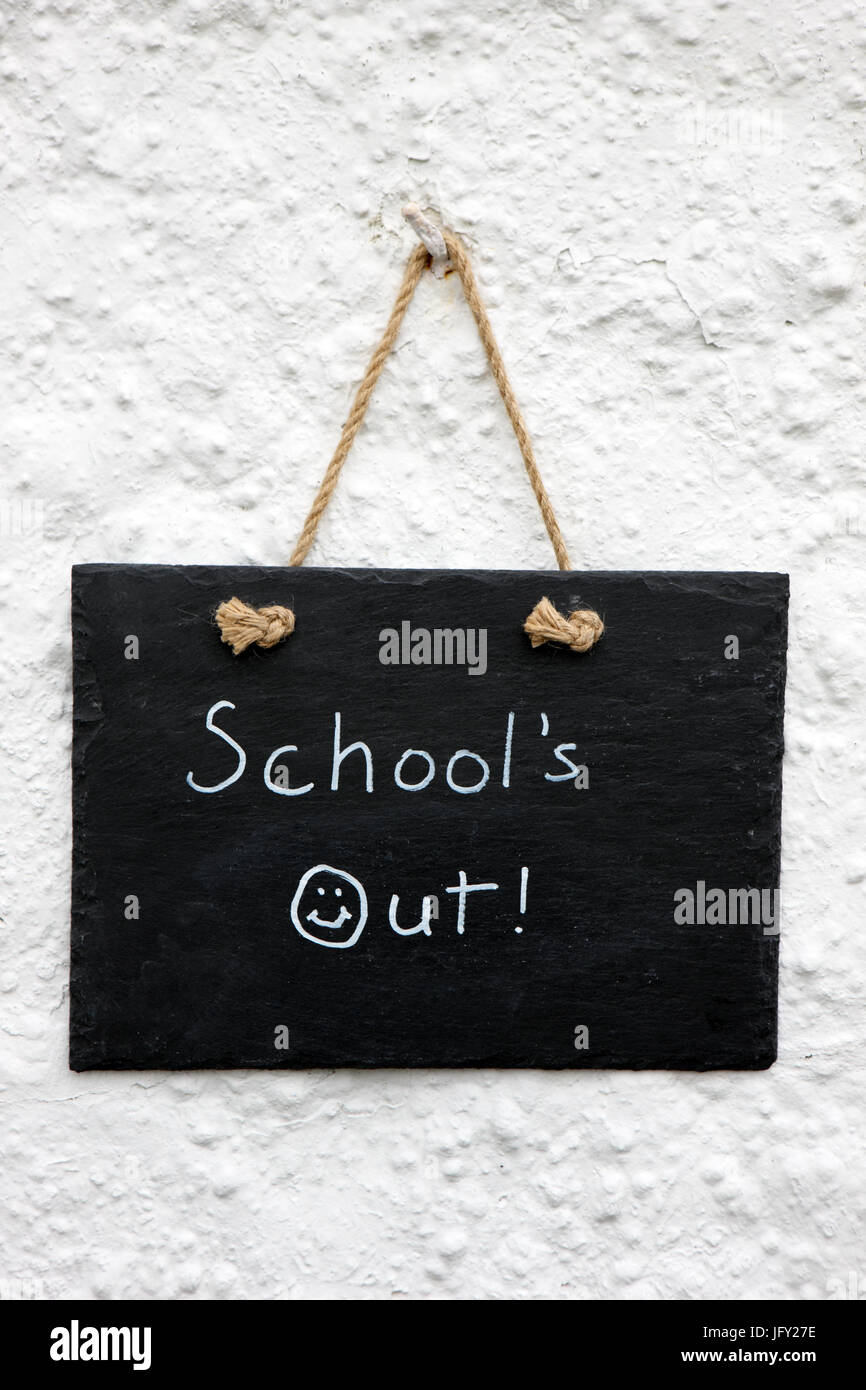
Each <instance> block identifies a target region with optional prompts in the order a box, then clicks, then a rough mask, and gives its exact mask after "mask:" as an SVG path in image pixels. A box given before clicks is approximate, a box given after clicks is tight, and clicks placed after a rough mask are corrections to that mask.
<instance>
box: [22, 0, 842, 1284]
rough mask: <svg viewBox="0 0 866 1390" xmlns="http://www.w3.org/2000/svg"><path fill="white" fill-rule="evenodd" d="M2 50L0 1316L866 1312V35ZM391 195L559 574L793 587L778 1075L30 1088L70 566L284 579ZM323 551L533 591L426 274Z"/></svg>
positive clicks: (762, 14) (56, 808)
mask: <svg viewBox="0 0 866 1390" xmlns="http://www.w3.org/2000/svg"><path fill="white" fill-rule="evenodd" d="M0 17H2V20H0V22H2V28H3V36H2V52H0V84H2V85H0V103H2V105H0V135H2V139H0V184H2V258H0V259H2V276H3V284H2V293H3V306H4V312H3V322H2V326H0V346H2V371H3V377H2V394H3V401H4V410H3V418H4V430H3V435H4V438H3V450H4V471H3V483H2V501H3V509H4V510H3V527H4V532H5V536H4V540H3V547H2V555H0V584H2V587H0V597H2V603H3V631H4V641H3V669H2V691H3V721H2V735H0V736H2V746H3V752H4V754H5V758H4V775H3V781H2V808H3V818H4V823H5V824H6V825H9V826H11V827H12V833H11V834H8V835H7V837H6V839H5V841H4V844H3V846H2V849H0V854H2V863H0V867H2V889H0V891H2V903H0V916H2V919H3V925H2V941H0V944H2V964H0V987H2V991H3V994H2V1014H0V1027H2V1030H3V1046H2V1093H0V1105H2V1140H0V1143H2V1149H3V1162H2V1167H0V1173H2V1177H0V1184H2V1188H3V1194H2V1201H3V1205H2V1212H3V1215H2V1242H0V1248H2V1257H0V1280H2V1288H0V1292H2V1293H3V1294H4V1296H6V1297H15V1296H20V1295H22V1294H23V1295H24V1296H26V1295H28V1294H32V1293H33V1292H34V1291H37V1292H38V1291H40V1290H41V1291H43V1292H45V1293H47V1294H48V1295H49V1296H52V1297H56V1296H66V1295H68V1296H85V1297H88V1296H91V1297H99V1298H102V1297H125V1296H135V1295H144V1296H146V1297H154V1296H160V1297H166V1296H167V1297H179V1298H199V1297H208V1296H220V1297H241V1298H245V1297H277V1298H297V1297H305V1296H306V1297H309V1296H319V1295H321V1296H326V1297H336V1298H339V1299H345V1298H389V1297H414V1298H453V1297H458V1296H461V1297H464V1296H469V1297H477V1298H510V1297H524V1296H528V1297H533V1298H542V1297H551V1298H571V1299H580V1298H586V1297H590V1296H593V1295H602V1296H606V1297H625V1298H646V1297H664V1298H703V1297H710V1296H723V1297H731V1298H740V1297H746V1296H756V1297H761V1298H768V1297H775V1296H781V1297H783V1298H790V1299H797V1298H801V1297H803V1296H817V1297H819V1298H820V1297H829V1296H836V1295H838V1294H839V1292H840V1291H841V1290H842V1288H843V1287H844V1286H846V1285H847V1286H848V1288H849V1290H850V1288H851V1287H853V1288H855V1289H857V1288H859V1290H860V1292H861V1294H862V1292H863V1291H864V1289H866V1273H864V1270H863V1256H862V1250H863V1244H862V1240H863V1218H864V1205H863V1197H862V1163H863V1136H864V1121H863V1103H862V1096H863V1086H864V1074H863V1072H864V1068H863V1060H862V1043H863V1033H864V1027H863V1009H862V979H863V971H864V964H866V960H864V957H866V939H864V935H863V932H862V929H861V928H862V920H863V910H864V895H866V852H864V849H863V845H862V824H861V825H858V824H857V821H856V818H855V816H854V814H853V812H854V810H855V808H857V807H858V805H860V804H862V779H863V772H864V764H866V756H864V751H863V744H862V739H861V737H860V735H861V732H862V722H863V688H864V681H866V661H864V654H863V643H862V626H861V627H860V632H861V638H860V640H858V638H857V636H856V635H855V633H856V626H855V625H856V624H857V622H858V620H859V622H860V624H862V619H863V616H864V609H866V584H864V576H866V504H864V501H863V493H862V481H863V480H862V463H861V459H860V457H859V452H860V451H859V448H858V444H857V441H858V440H859V439H860V438H862V428H863V420H862V415H863V409H862V406H863V398H864V386H863V361H862V358H863V350H862V346H861V344H862V327H863V293H862V288H861V273H860V270H859V268H858V266H857V261H856V256H857V245H858V240H862V235H863V208H864V189H863V181H862V168H863V166H862V156H861V151H860V145H861V142H862V122H863V108H864V106H866V54H864V48H866V40H864V37H863V30H862V22H861V21H862V16H861V15H860V14H859V9H858V6H856V5H855V4H854V3H837V2H836V0H821V2H820V3H819V4H818V5H815V4H813V3H812V4H807V3H805V2H804V0H791V3H790V4H788V5H785V6H782V7H779V8H776V9H775V10H770V9H768V8H767V7H763V6H758V5H754V6H752V7H751V8H747V7H743V6H735V5H732V4H724V3H717V4H715V5H714V4H711V3H706V2H705V0H687V2H685V3H684V0H673V2H672V3H669V4H661V3H658V0H632V2H631V3H621V4H615V5H604V6H603V5H602V4H601V3H600V0H588V3H586V4H584V3H583V0H578V3H576V4H575V3H567V0H547V3H537V4H535V5H531V6H527V5H524V4H521V3H518V0H502V3H498V4H496V3H487V0H479V2H478V3H473V4H472V5H471V6H467V5H465V4H462V3H457V0H445V2H444V3H436V0H427V2H425V3H421V2H420V0H406V3H403V4H401V5H397V4H387V3H380V2H379V0H374V3H369V0H355V3H348V4H346V3H341V4H338V3H336V0H314V2H313V3H312V4H310V5H304V6H300V5H295V4H288V3H268V0H215V3H205V0H177V3H159V2H158V0H134V3H133V0H128V2H127V3H120V2H118V3H107V0H57V3H53V4H52V3H42V0H15V3H14V4H13V3H12V0H7V2H6V3H4V4H3V5H2V9H0ZM409 197H416V198H417V199H418V200H419V201H420V202H421V203H422V205H426V206H428V207H431V208H435V209H441V211H442V213H443V215H444V216H445V217H446V218H447V219H448V221H449V222H450V223H451V224H452V225H453V226H454V227H455V228H456V229H457V230H458V231H459V232H461V233H462V234H463V235H464V236H465V238H466V240H467V242H468V244H469V246H470V248H471V250H472V252H473V255H474V257H475V263H476V267H477V271H478V275H479V279H480V281H481V283H482V286H483V290H484V292H485V295H486V298H487V301H488V304H489V307H490V310H491V314H492V316H493V319H494V322H495V325H496V328H497V331H498V333H499V336H500V339H501V344H502V348H503V352H504V354H505V358H506V361H507V363H508V365H509V368H510V370H511V373H512V375H513V380H514V384H515V388H516V390H517V392H518V395H519V398H520V399H521V400H522V402H523V403H524V407H525V410H526V414H527V417H528V420H529V423H530V426H531V429H532V431H533V434H534V438H535V442H536V446H537V450H538V455H539V459H540V462H541V465H542V467H543V471H544V474H545V477H546V480H547V482H548V486H549V489H550V492H551V494H552V497H553V499H554V502H555V504H556V506H557V508H558V511H559V515H560V519H561V522H562V525H563V528H564V531H565V533H566V535H567V537H568V538H569V541H570V543H571V546H572V552H573V555H574V557H575V563H576V564H586V565H587V566H589V567H591V568H610V569H616V568H636V569H639V568H667V569H670V568H678V567H682V568H684V569H694V568H707V569H734V568H743V569H765V570H779V569H781V570H790V572H791V575H792V605H791V655H790V667H789V689H788V716H787V749H788V751H787V757H786V765H785V777H786V783H785V810H784V862H783V876H782V892H783V915H784V925H783V938H782V990H781V1039H780V1042H781V1050H780V1061H779V1062H778V1063H777V1065H776V1066H775V1068H773V1070H771V1071H770V1072H766V1073H758V1074H754V1075H730V1074H715V1075H707V1076H691V1075H665V1074H661V1073H659V1074H655V1073H653V1074H631V1073H621V1074H611V1073H604V1074H600V1073H582V1074H576V1075H561V1074H543V1073H511V1074H508V1073H504V1074H493V1073H487V1072H478V1073H473V1074H469V1075H459V1076H457V1075H453V1074H447V1073H444V1074H443V1073H429V1074H427V1073H413V1074H399V1073H396V1072H386V1073H378V1074H377V1073H368V1074H353V1073H348V1072H335V1073H311V1074H279V1075H262V1074H244V1073H233V1074H226V1075H222V1074H214V1075H210V1074H208V1075H204V1074H200V1073H198V1074H195V1073H194V1074H186V1075H176V1076H164V1075H158V1074H152V1075H151V1074H145V1075H139V1076H135V1077H131V1076H128V1075H125V1074H117V1075H101V1074H91V1075H86V1076H73V1075H71V1074H70V1073H69V1072H68V1071H67V1068H66V1041H67V1018H66V975H67V933H68V924H67V918H68V906H69V810H68V807H69V769H68V757H69V740H70V719H69V704H70V669H69V668H70V663H69V636H68V623H67V613H68V574H69V566H70V564H71V563H72V561H73V560H78V561H86V560H118V561H119V560H124V561H128V560H134V561H169V562H171V561H179V560H190V561H197V562H203V563H207V562H213V563H217V562H218V563H244V562H257V563H263V564H273V563H278V562H280V561H281V560H282V559H283V558H284V557H286V556H287V555H288V553H289V551H290V549H291V545H292V542H293V540H294V538H295V534H296V532H297V530H298V528H299V525H300V522H301V519H302V516H303V513H304V512H305V509H306V507H307V505H308V503H309V501H310V498H311V496H312V494H313V490H314V488H315V485H316V481H317V479H318V477H319V475H320V473H321V470H322V468H323V467H324V464H325V462H326V460H327V457H328V455H329V453H330V450H331V448H332V446H333V443H334V441H335V438H336V435H337V432H338V429H339V425H340V421H341V419H342V418H343V414H344V412H345V410H346V406H347V403H348V401H349V398H350V393H351V390H352V386H353V383H354V382H355V381H356V379H357V378H358V375H359V373H360V371H361V370H362V368H363V365H364V361H365V357H366V353H367V351H368V348H369V345H370V343H371V342H372V340H373V337H374V335H375V334H376V333H377V332H378V330H379V328H380V326H381V325H382V323H383V319H384V315H385V313H386V311H387V308H388V305H389V302H390V298H391V296H392V294H393V292H394V289H395V287H396V284H397V281H398V277H399V274H400V266H401V263H402V261H403V259H404V257H405V255H406V254H407V251H408V248H409V245H410V243H411V237H410V235H409V233H408V231H407V230H406V229H405V228H404V226H403V225H402V222H401V218H400V213H399V208H400V205H401V203H402V202H403V201H405V200H406V199H407V198H409ZM34 500H35V501H36V502H39V501H41V502H42V503H43V506H44V524H43V526H42V528H41V530H40V525H39V512H38V507H37V508H36V509H35V510H32V509H31V510H29V511H28V503H32V502H33V501H34ZM316 558H317V559H318V560H319V561H320V562H330V563H333V562H335V561H340V562H345V563H347V564H352V565H366V564H374V563H376V564H380V565H407V564H409V565H411V564H422V565H437V564H443V565H477V564H479V563H486V564H490V565H493V566H521V565H526V566H539V565H545V564H547V563H548V561H549V559H550V557H549V551H548V547H547V543H546V540H545V537H544V534H543V530H542V526H541V522H540V519H539V517H538V515H537V513H536V512H535V511H534V509H533V504H532V499H531V495H530V493H529V490H528V487H527V484H526V482H525V479H524V477H523V476H522V473H521V467H520V460H519V456H518V453H517V449H516V446H515V444H514V442H513V440H511V439H510V437H509V434H508V429H507V425H506V423H505V421H504V418H503V414H502V410H501V407H500V405H499V404H498V401H497V398H496V395H495V389H494V387H493V385H492V383H491V381H490V380H489V378H488V377H487V376H486V374H485V369H484V364H483V359H482V354H481V350H480V348H479V346H478V343H477V341H476V337H475V332H474V328H473V325H472V323H471V320H470V317H469V314H468V311H467V310H466V307H465V305H464V304H463V303H462V300H461V297H460V291H459V286H458V285H457V284H456V283H455V282H454V279H453V278H452V279H450V280H448V281H446V282H445V283H444V284H441V283H437V282H435V281H433V280H432V278H431V277H428V278H427V279H426V280H425V282H424V283H423V284H422V286H421V288H420V290H419V293H418V296H417V301H416V303H415V305H414V306H413V308H412V310H411V312H410V317H409V319H408V321H407V324H406V328H405V332H404V335H403V338H402V341H401V344H400V348H399V351H398V352H397V354H396V356H395V358H394V360H393V362H392V363H391V364H390V366H389V367H388V369H387V371H386V375H385V378H384V380H383V382H382V384H381V389H380V392H379V395H378V398H377V400H376V401H375V404H374V407H373V408H372V411H371V416H370V420H369V424H368V426H367V428H366V429H365V432H364V434H363V437H362V438H361V439H360V440H359V443H358V446H357V449H356V450H355V453H354V455H353V457H352V458H351V459H350V462H349V464H348V466H347V471H346V476H345V479H344V483H343V486H342V487H341V490H340V492H339V493H338V495H337V497H336V499H335V501H334V504H333V507H332V509H331V512H330V514H329V516H328V518H327V520H326V522H325V524H324V526H323V528H322V534H321V538H320V543H319V545H318V547H317V551H316ZM647 814H648V815H651V814H652V807H651V805H648V807H647ZM858 1280H859V1283H858V1282H857V1281H858Z"/></svg>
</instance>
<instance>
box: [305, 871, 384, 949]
mask: <svg viewBox="0 0 866 1390" xmlns="http://www.w3.org/2000/svg"><path fill="white" fill-rule="evenodd" d="M290 913H291V918H292V923H293V925H294V926H295V928H296V929H297V930H298V931H299V932H300V933H301V936H305V937H306V938H307V940H308V941H315V942H316V944H317V945H318V946H336V947H337V948H340V949H345V948H346V947H347V946H354V944H355V942H356V941H357V940H358V937H359V936H360V935H361V932H362V931H363V930H364V927H365V926H366V923H367V894H366V893H365V891H364V885H363V884H362V883H360V882H359V880H358V879H357V878H354V877H353V875H352V874H347V873H345V872H344V871H343V870H342V869H333V868H331V865H330V864H314V865H313V867H312V869H308V870H307V872H306V873H305V874H304V875H303V877H302V878H301V880H300V882H299V884H298V886H297V888H296V889H295V896H294V897H293V898H292V906H291V908H290Z"/></svg>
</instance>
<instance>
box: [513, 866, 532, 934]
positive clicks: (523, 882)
mask: <svg viewBox="0 0 866 1390" xmlns="http://www.w3.org/2000/svg"><path fill="white" fill-rule="evenodd" d="M528 883H529V870H528V869H527V867H526V865H525V864H524V865H523V867H522V869H521V870H520V911H521V912H525V911H526V886H527V884H528ZM514 930H515V931H516V932H517V934H518V936H519V935H520V933H521V932H522V931H523V928H522V927H515V928H514Z"/></svg>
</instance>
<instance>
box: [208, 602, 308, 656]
mask: <svg viewBox="0 0 866 1390" xmlns="http://www.w3.org/2000/svg"><path fill="white" fill-rule="evenodd" d="M214 618H215V619H216V621H217V623H218V624H219V628H220V631H221V633H222V640H223V641H224V642H227V643H228V644H229V646H230V647H231V649H232V651H233V652H234V654H235V656H240V654H241V652H243V651H246V649H247V647H250V646H252V644H253V643H254V642H255V643H256V644H257V645H258V646H260V647H275V646H276V645H277V643H278V642H282V640H283V638H284V637H288V636H289V633H291V632H294V630H295V615H294V613H293V612H292V610H291V608H281V607H280V606H279V604H274V605H273V606H272V607H269V608H251V607H250V606H249V604H247V603H244V602H242V600H241V599H239V598H230V599H228V600H227V601H226V602H225V603H221V604H220V606H219V608H218V609H217V611H216V613H215V614H214Z"/></svg>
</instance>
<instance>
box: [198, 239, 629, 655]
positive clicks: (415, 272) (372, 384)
mask: <svg viewBox="0 0 866 1390" xmlns="http://www.w3.org/2000/svg"><path fill="white" fill-rule="evenodd" d="M441 230H442V237H443V239H444V242H445V246H446V249H447V251H448V257H449V262H450V264H451V266H452V267H453V269H454V270H456V272H457V274H458V275H459V277H460V283H461V285H462V286H463V293H464V295H465V297H466V302H467V304H468V305H469V308H470V310H471V312H472V317H473V318H474V319H475V324H476V326H477V328H478V334H479V337H480V338H481V344H482V346H483V348H484V352H485V354H486V357H487V362H488V364H489V366H490V370H491V372H492V374H493V379H494V381H495V382H496V385H497V387H498V389H499V394H500V396H501V397H502V402H503V404H504V406H505V410H506V413H507V415H508V418H509V420H510V421H511V427H512V429H513V430H514V433H515V436H516V438H517V443H518V445H519V447H520V453H521V457H522V458H523V463H524V466H525V468H526V472H527V476H528V477H529V482H530V484H531V487H532V491H533V493H534V495H535V500H536V502H537V503H538V506H539V509H540V511H541V515H542V518H543V520H544V525H545V527H546V528H547V534H548V536H549V537H550V543H551V545H552V546H553V550H554V554H555V555H556V562H557V564H558V565H559V568H560V569H561V570H570V569H571V562H570V560H569V557H568V550H567V549H566V545H565V541H564V540H563V537H562V532H561V530H560V529H559V522H558V521H557V519H556V513H555V512H554V510H553V504H552V503H551V501H550V498H549V497H548V495H547V489H546V488H545V486H544V483H543V481H542V478H541V474H540V472H539V471H538V464H537V462H536V459H535V451H534V450H533V447H532V441H531V440H530V438H529V431H528V430H527V428H526V421H525V420H524V418H523V414H522V412H521V410H520V406H519V405H518V404H517V400H516V397H515V395H514V391H513V389H512V386H511V382H510V381H509V379H508V373H507V372H506V370H505V363H504V362H503V360H502V354H501V353H500V351H499V345H498V343H497V342H496V338H495V336H494V333H493V326H492V324H491V322H490V319H489V317H488V315H487V310H486V309H485V307H484V303H483V301H482V299H481V295H480V293H479V291H478V285H477V283H476V280H475V275H474V273H473V270H472V265H471V262H470V260H469V257H468V255H467V253H466V249H465V247H464V246H463V245H462V243H461V242H460V241H458V239H457V237H455V236H454V234H453V232H449V231H447V230H446V229H445V228H442V229H441ZM430 262H431V256H430V252H429V251H428V250H427V248H426V247H425V246H418V247H416V248H415V250H414V251H413V252H412V254H411V256H410V257H409V260H408V261H407V263H406V268H405V270H404V272H403V279H402V281H401V284H400V288H399V290H398V291H397V298H396V299H395V301H394V306H393V308H392V309H391V315H390V317H389V319H388V322H387V324H386V327H385V332H384V333H383V334H382V337H381V339H380V341H379V344H378V346H377V347H376V349H375V351H374V353H373V355H372V357H371V358H370V362H369V365H368V367H367V370H366V372H365V374H364V377H363V380H362V381H361V384H360V386H359V387H358V389H357V391H356V392H355V398H354V400H353V401H352V408H351V410H350V411H349V414H348V416H347V418H346V422H345V424H344V425H343V429H342V432H341V434H340V439H339V443H338V444H337V447H336V449H335V450H334V454H333V456H332V458H331V461H330V463H329V464H328V467H327V468H326V470H325V476H324V477H323V479H322V481H321V483H320V484H319V490H318V492H317V493H316V496H315V499H314V501H313V505H312V507H311V508H310V511H309V514H308V516H307V519H306V521H305V522H304V525H303V529H302V530H301V534H300V536H299V537H298V542H297V545H296V546H295V549H294V551H293V552H292V556H291V559H290V561H289V564H290V565H295V566H297V565H302V564H303V563H304V560H305V559H306V557H307V555H308V553H309V551H310V547H311V546H312V544H313V541H314V540H315V538H316V532H317V530H318V527H319V522H320V521H321V519H322V515H323V513H324V511H325V508H326V507H327V505H328V503H329V502H330V500H331V497H332V496H333V494H334V489H335V487H336V486H337V482H338V480H339V477H340V473H341V472H342V468H343V464H344V463H345V462H346V459H347V457H348V455H349V451H350V449H351V447H352V445H353V443H354V442H355V437H356V435H357V433H358V431H359V430H360V428H361V425H362V424H363V421H364V416H365V415H366V413H367V406H368V405H369V404H370V398H371V397H372V395H373V392H374V390H375V389H376V383H377V382H378V380H379V377H380V376H381V375H382V370H383V368H384V366H385V363H386V362H387V360H388V356H389V354H390V352H391V349H392V348H393V346H394V344H395V343H396V341H397V338H398V336H399V333H400V327H401V325H402V323H403V319H404V317H405V314H406V310H407V309H408V307H409V305H410V303H411V301H412V296H413V295H414V293H415V290H416V288H417V286H418V281H419V280H420V279H421V276H422V275H423V274H424V271H425V270H426V268H427V266H428V265H429V264H430ZM439 264H441V262H440V263H439ZM214 616H215V619H216V622H217V623H218V625H219V627H220V629H221V632H222V640H223V641H224V642H226V643H228V644H229V645H230V646H231V648H232V651H233V652H234V653H235V655H236V656H237V655H239V654H240V653H241V652H242V651H244V650H246V648H247V647H248V646H251V645H252V644H253V643H255V644H256V645H257V646H260V647H273V646H276V645H277V643H278V642H282V641H283V640H284V639H285V638H286V637H288V636H289V635H290V634H291V633H292V632H293V631H294V627H295V615H294V613H293V612H292V611H291V609H288V608H282V607H280V606H278V605H274V606H272V607H270V608H260V609H256V608H252V607H250V606H249V605H247V604H246V603H244V602H243V601H242V600H241V599H238V598H233V599H230V600H229V601H228V602H227V603H223V604H220V606H219V608H218V609H217V610H216V613H215V615H214ZM524 631H525V632H526V633H527V635H528V636H529V637H530V639H531V642H532V645H533V647H538V646H542V645H543V644H544V643H545V642H556V643H561V644H562V645H563V646H567V647H570V649H571V650H572V651H574V652H585V651H588V650H589V649H590V647H592V646H594V645H595V643H596V642H597V641H598V639H599V638H600V637H601V635H602V633H603V632H604V623H603V622H602V620H601V618H600V617H599V616H598V614H597V613H595V612H594V611H593V610H592V609H576V610H575V611H574V612H572V613H570V614H569V615H568V616H567V617H566V616H565V614H563V613H560V612H559V611H558V610H557V609H556V607H555V606H554V605H553V604H552V603H551V602H550V599H548V598H546V597H545V598H542V599H540V600H539V602H538V603H537V604H536V606H535V608H534V609H533V610H532V612H531V613H530V615H529V617H528V618H527V619H526V622H525V624H524Z"/></svg>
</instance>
